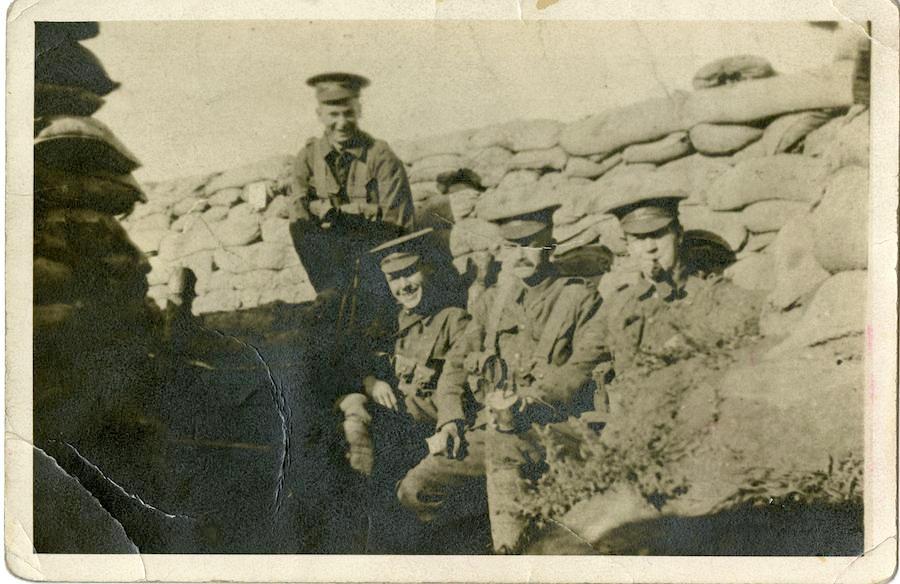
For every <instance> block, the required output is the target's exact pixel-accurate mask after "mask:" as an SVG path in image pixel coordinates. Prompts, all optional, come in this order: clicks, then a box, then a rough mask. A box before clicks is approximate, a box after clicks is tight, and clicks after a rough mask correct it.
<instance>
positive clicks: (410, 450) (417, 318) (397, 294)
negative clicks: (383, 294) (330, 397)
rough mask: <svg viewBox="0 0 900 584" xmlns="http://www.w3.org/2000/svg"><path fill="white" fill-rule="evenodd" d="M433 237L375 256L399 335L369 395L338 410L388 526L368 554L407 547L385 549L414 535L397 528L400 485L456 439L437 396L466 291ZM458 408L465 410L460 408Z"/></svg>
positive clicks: (356, 464) (367, 384)
mask: <svg viewBox="0 0 900 584" xmlns="http://www.w3.org/2000/svg"><path fill="white" fill-rule="evenodd" d="M432 231H433V230H432V229H431V228H428V229H423V230H421V231H417V232H415V233H412V234H410V235H407V236H404V237H400V238H397V239H394V240H391V241H389V242H387V243H385V244H382V245H380V246H378V247H376V248H374V249H373V250H372V253H373V254H376V255H377V256H379V257H380V267H381V270H382V272H383V273H384V276H385V278H386V280H387V284H388V287H389V289H390V292H391V295H392V296H393V298H394V299H395V300H396V302H397V304H399V305H400V308H401V310H400V313H399V315H398V317H397V320H398V331H397V333H396V337H395V342H394V347H393V354H392V355H390V356H385V357H388V359H385V362H384V365H385V366H383V367H382V368H381V370H380V371H375V372H373V374H371V375H369V376H367V377H366V378H365V379H364V381H363V385H364V393H357V394H351V395H349V396H345V397H344V398H343V399H342V400H341V401H340V404H339V406H340V408H341V410H342V411H343V413H344V430H345V436H346V439H347V442H348V445H349V452H348V458H349V460H350V464H351V466H352V467H353V468H354V469H356V470H357V471H359V472H361V473H363V474H364V475H367V476H369V487H370V494H372V495H373V497H374V499H375V505H373V509H372V510H371V511H370V518H371V517H373V516H382V517H384V523H385V524H387V523H390V524H391V525H390V526H389V527H391V529H389V530H385V532H384V533H381V532H380V530H379V527H381V526H379V525H374V526H373V529H374V530H376V532H377V533H379V538H380V541H379V543H378V545H379V548H378V549H370V550H369V551H382V552H397V551H400V550H404V549H405V548H404V547H403V546H405V545H408V543H409V542H408V541H398V542H397V543H395V544H390V543H388V542H387V540H388V539H389V538H391V537H394V538H396V539H398V540H404V536H409V535H410V534H409V533H405V534H404V533H398V532H402V531H404V530H406V531H410V530H412V529H413V527H410V526H409V525H405V526H404V527H402V528H400V529H398V526H400V525H403V524H402V517H398V516H397V514H396V513H394V512H392V511H391V509H390V508H391V506H392V505H393V506H396V496H395V492H394V487H395V484H396V482H397V481H398V480H399V479H400V478H402V477H403V475H404V474H405V473H406V471H407V470H409V469H410V468H412V467H413V466H414V465H415V464H416V463H417V462H418V461H419V460H421V459H422V458H423V457H424V456H425V455H426V454H427V453H428V449H429V444H435V445H437V444H443V445H444V448H446V445H447V444H448V442H452V437H455V436H457V435H458V432H457V428H456V425H455V424H453V423H451V424H444V425H441V426H438V425H437V422H438V420H439V419H441V418H442V415H441V413H440V411H439V408H438V405H437V404H435V402H434V401H433V399H432V394H433V392H434V389H435V387H436V384H437V380H438V377H439V376H440V375H441V370H442V369H443V364H444V359H445V356H446V354H447V352H448V351H449V350H450V349H451V348H452V347H453V345H454V343H455V342H456V340H457V339H458V338H459V336H460V335H461V334H462V332H463V330H464V329H465V327H466V324H467V323H468V321H469V316H468V314H467V313H466V311H465V309H464V308H463V305H464V295H465V291H464V290H463V289H462V287H461V286H459V285H458V284H457V283H456V282H455V277H454V276H455V272H454V271H453V269H452V266H451V265H450V262H449V260H445V259H443V258H441V257H440V254H439V247H438V246H437V242H435V241H434V239H433V238H431V237H430V236H431V235H432ZM388 361H389V362H390V366H388V365H387V362H388ZM460 399H462V398H460ZM459 405H460V407H461V408H465V407H467V406H466V404H463V403H462V401H460V404H459ZM454 411H455V410H454ZM429 437H432V438H431V439H429V441H428V442H426V439H428V438H429ZM413 523H414V522H413ZM388 531H390V532H392V533H388ZM373 539H376V538H373V537H371V534H370V541H373ZM406 539H409V537H406Z"/></svg>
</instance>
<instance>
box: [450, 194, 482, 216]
mask: <svg viewBox="0 0 900 584" xmlns="http://www.w3.org/2000/svg"><path fill="white" fill-rule="evenodd" d="M479 196H481V193H480V192H478V191H476V190H475V189H462V190H459V191H454V192H452V193H450V212H451V213H452V214H453V220H454V221H456V222H458V221H460V220H461V219H465V218H466V217H468V216H469V215H471V214H472V213H473V212H474V211H475V204H476V203H477V202H478V197H479Z"/></svg>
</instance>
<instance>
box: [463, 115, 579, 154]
mask: <svg viewBox="0 0 900 584" xmlns="http://www.w3.org/2000/svg"><path fill="white" fill-rule="evenodd" d="M561 129H562V124H561V123H560V122H557V121H556V120H514V121H511V122H507V123H505V124H496V125H492V126H487V127H486V128H481V129H479V130H477V131H476V132H475V133H474V134H473V135H472V137H471V139H470V140H469V143H470V145H471V146H472V147H474V148H488V147H491V146H500V147H503V148H506V149H508V150H512V151H513V152H521V151H523V150H546V149H549V148H553V147H554V146H556V145H557V144H558V143H559V133H560V130H561Z"/></svg>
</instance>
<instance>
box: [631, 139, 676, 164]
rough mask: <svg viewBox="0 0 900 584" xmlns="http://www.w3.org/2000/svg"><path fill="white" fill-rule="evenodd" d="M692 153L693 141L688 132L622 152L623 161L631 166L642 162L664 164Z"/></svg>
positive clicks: (636, 145)
mask: <svg viewBox="0 0 900 584" xmlns="http://www.w3.org/2000/svg"><path fill="white" fill-rule="evenodd" d="M690 153H691V141H690V140H689V139H688V134H687V132H674V133H672V134H669V135H668V136H666V137H665V138H663V139H661V140H657V141H655V142H648V143H645V144H632V145H631V146H629V147H627V148H626V149H625V150H623V151H622V160H624V161H625V162H628V163H631V164H636V163H641V162H649V163H653V164H663V163H664V162H668V161H670V160H675V159H676V158H681V157H682V156H687V155H688V154H690Z"/></svg>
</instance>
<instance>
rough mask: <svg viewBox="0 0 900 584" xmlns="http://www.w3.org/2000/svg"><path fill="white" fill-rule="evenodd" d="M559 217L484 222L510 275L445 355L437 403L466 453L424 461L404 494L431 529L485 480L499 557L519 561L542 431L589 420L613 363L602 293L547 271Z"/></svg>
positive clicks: (527, 208) (508, 216) (539, 466)
mask: <svg viewBox="0 0 900 584" xmlns="http://www.w3.org/2000/svg"><path fill="white" fill-rule="evenodd" d="M555 208H556V206H555V205H554V206H551V205H548V204H547V203H546V202H541V201H532V202H530V203H529V202H528V201H523V202H522V204H521V205H518V206H516V207H515V208H513V207H507V208H499V209H495V210H494V212H493V213H491V214H490V215H488V216H487V217H486V218H487V219H488V220H491V221H494V222H495V223H497V224H498V225H499V228H500V235H501V236H502V237H503V239H504V241H505V245H504V248H503V249H502V250H501V252H500V253H501V256H502V259H503V266H504V267H503V270H504V272H506V273H504V272H501V274H500V282H499V283H498V285H497V286H496V287H494V288H490V289H488V290H486V291H485V292H484V293H483V294H482V296H481V297H480V299H479V302H478V304H480V305H482V306H476V307H472V309H470V313H471V314H472V315H473V320H472V322H471V323H470V325H469V326H468V327H467V330H466V333H465V336H464V337H463V338H462V339H461V340H460V342H459V343H458V344H457V345H455V346H454V348H453V350H452V351H451V352H450V354H449V355H448V357H447V360H446V362H445V366H444V373H443V375H442V376H441V379H440V381H439V383H438V387H437V391H436V393H435V397H434V401H435V404H436V405H437V407H438V412H439V416H438V422H437V423H438V427H446V426H448V425H450V424H454V425H456V426H457V428H458V429H459V435H458V436H454V438H455V439H456V440H458V441H460V442H461V443H463V444H465V445H466V449H465V452H464V453H463V455H462V456H460V455H459V454H458V453H457V456H456V457H455V458H453V457H451V456H446V455H443V454H441V453H438V454H433V455H430V456H428V457H427V458H425V460H423V461H422V462H421V463H420V464H419V465H418V466H417V467H416V468H414V469H413V470H412V471H410V473H408V474H407V475H406V477H405V478H404V479H403V481H402V482H401V483H400V486H399V496H400V499H401V501H402V502H403V503H404V504H405V505H406V506H408V507H410V508H412V509H413V510H415V511H416V512H417V514H418V515H419V517H420V518H421V519H423V520H426V521H427V520H431V519H433V518H434V517H435V515H436V513H437V511H438V510H440V509H441V507H442V502H443V501H444V499H445V498H446V497H447V496H448V495H449V494H450V492H451V491H452V490H453V489H454V488H456V487H457V486H458V485H460V484H461V483H462V481H464V480H466V479H467V478H468V477H471V476H473V475H474V474H476V473H478V472H482V473H483V472H486V473H487V494H488V503H489V507H490V521H491V535H492V539H493V545H494V550H495V551H497V552H499V553H514V552H516V551H518V550H519V549H520V546H521V544H522V536H523V534H524V533H525V530H526V527H527V525H528V522H527V521H526V520H525V518H524V516H523V515H522V513H521V510H520V509H519V506H518V504H517V503H516V501H515V497H516V493H517V490H518V489H519V488H520V485H521V482H522V479H537V478H538V477H539V476H540V475H541V474H542V473H543V472H545V470H546V468H547V463H546V453H545V452H543V449H542V448H541V446H540V444H539V441H538V437H537V432H536V427H538V426H548V425H549V426H552V427H555V428H557V429H562V428H563V426H565V425H566V424H567V423H568V422H571V419H572V418H573V417H578V416H580V415H581V414H582V413H585V412H589V411H592V410H593V409H594V403H593V402H594V394H595V391H596V385H595V383H594V382H593V379H592V378H591V372H592V371H593V369H594V368H595V366H596V365H597V364H598V363H599V362H600V361H602V360H604V359H606V358H608V355H607V353H606V350H605V348H604V346H603V344H602V342H601V338H600V336H601V331H600V329H599V327H598V326H597V321H596V319H595V313H596V311H597V308H598V297H597V295H596V293H595V292H594V290H592V289H591V287H590V286H588V285H587V284H586V283H585V282H584V281H583V280H580V279H577V278H565V277H561V276H560V275H559V273H558V271H557V270H556V268H555V267H554V265H553V264H552V263H550V255H551V253H552V251H553V249H554V247H555V246H554V242H553V238H552V222H551V216H552V213H553V211H554V209H555ZM469 379H471V382H469V383H467V382H468V380H469ZM469 391H471V392H472V394H473V397H474V398H475V399H476V401H478V402H481V403H484V404H486V405H487V409H486V410H482V412H481V413H480V415H478V416H477V417H476V418H475V419H474V420H473V419H472V418H471V416H467V413H466V412H464V411H463V409H462V408H461V406H460V404H461V403H463V400H462V396H464V395H465V394H466V393H467V392H469ZM489 419H490V421H489Z"/></svg>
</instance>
